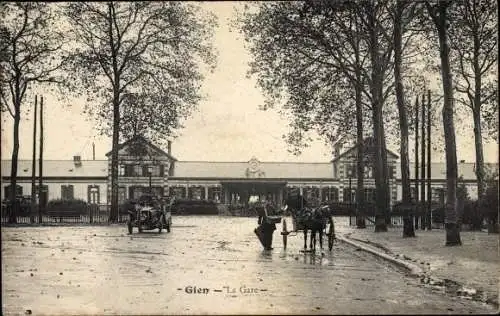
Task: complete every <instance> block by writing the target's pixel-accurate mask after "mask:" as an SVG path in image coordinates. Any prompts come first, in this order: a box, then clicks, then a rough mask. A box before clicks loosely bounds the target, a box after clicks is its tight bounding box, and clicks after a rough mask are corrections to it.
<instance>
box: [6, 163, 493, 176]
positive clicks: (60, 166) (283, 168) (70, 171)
mask: <svg viewBox="0 0 500 316" xmlns="http://www.w3.org/2000/svg"><path fill="white" fill-rule="evenodd" d="M431 166H432V167H431V178H432V179H441V180H442V179H446V165H445V164H444V163H432V165H431ZM10 168H11V163H10V160H2V161H1V171H2V177H10ZM414 168H415V164H414V163H410V178H411V179H414V173H415V169H414ZM251 169H252V166H251V165H250V164H249V162H220V161H176V162H175V170H174V176H173V178H192V179H196V178H214V179H221V180H222V179H243V178H247V177H248V178H255V179H259V178H260V179H332V180H333V179H334V178H333V176H334V174H333V164H332V163H289V162H258V164H257V166H256V167H255V168H254V170H251ZM486 169H487V173H491V172H496V173H497V174H498V164H486ZM36 170H37V176H38V162H37V164H36ZM247 170H248V171H247ZM396 170H397V172H396V178H397V179H401V171H400V168H399V162H398V163H397V168H396ZM249 171H250V173H249V174H248V172H249ZM251 171H255V172H251ZM419 173H420V171H419ZM17 174H18V177H31V160H19V162H18V172H17ZM247 174H248V176H247ZM43 175H44V177H67V178H84V177H102V178H105V177H107V175H108V160H82V161H81V165H80V166H76V165H75V162H74V161H73V160H45V161H44V163H43ZM458 176H459V177H460V176H462V177H463V179H465V180H474V179H476V174H475V164H474V163H459V164H458Z"/></svg>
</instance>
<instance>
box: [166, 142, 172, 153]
mask: <svg viewBox="0 0 500 316" xmlns="http://www.w3.org/2000/svg"><path fill="white" fill-rule="evenodd" d="M167 144H168V145H167V153H168V154H169V155H170V156H172V141H171V140H169V141H167Z"/></svg>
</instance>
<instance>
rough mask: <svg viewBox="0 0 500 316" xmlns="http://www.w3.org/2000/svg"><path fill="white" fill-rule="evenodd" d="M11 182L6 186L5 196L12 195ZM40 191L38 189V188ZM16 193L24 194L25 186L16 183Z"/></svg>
mask: <svg viewBox="0 0 500 316" xmlns="http://www.w3.org/2000/svg"><path fill="white" fill-rule="evenodd" d="M10 188H12V187H11V186H10V184H9V185H8V186H6V187H5V188H4V198H9V197H10ZM37 192H38V190H37ZM16 195H17V196H19V195H23V187H22V186H20V185H16Z"/></svg>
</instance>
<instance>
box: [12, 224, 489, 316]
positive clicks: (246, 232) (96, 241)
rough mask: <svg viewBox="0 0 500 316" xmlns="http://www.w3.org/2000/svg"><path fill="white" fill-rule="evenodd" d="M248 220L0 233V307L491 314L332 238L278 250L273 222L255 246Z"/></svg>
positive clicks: (296, 239)
mask: <svg viewBox="0 0 500 316" xmlns="http://www.w3.org/2000/svg"><path fill="white" fill-rule="evenodd" d="M256 222H257V220H256V219H255V218H232V217H174V219H173V228H172V232H171V233H166V232H162V233H161V234H158V232H157V231H151V232H147V233H142V234H138V233H137V231H136V230H134V233H133V235H127V234H126V227H125V226H124V225H111V226H80V227H68V226H66V227H29V228H27V227H17V228H2V305H3V306H2V307H3V314H25V312H26V311H27V310H31V311H32V313H33V314H34V315H40V314H50V315H55V314H291V313H294V314H372V313H374V314H387V313H391V314H392V313H398V314H414V313H417V314H429V313H436V314H446V313H448V314H463V313H465V314H469V313H493V312H495V311H494V310H493V309H492V308H491V307H489V306H486V305H484V304H481V303H477V302H473V301H468V300H464V299H460V298H456V297H450V296H446V295H444V294H443V293H437V292H435V291H432V290H431V289H429V288H426V287H423V286H422V285H420V283H419V281H418V280H417V279H414V278H412V277H408V276H406V275H405V273H404V272H402V271H400V270H398V269H397V268H395V267H392V266H391V265H389V264H387V263H386V262H385V261H382V260H380V259H378V258H376V257H374V256H372V255H369V254H367V253H364V252H362V251H357V250H356V249H355V248H353V247H351V246H348V245H346V244H343V243H340V242H338V243H337V244H336V245H335V246H334V249H333V251H332V252H331V253H330V252H328V251H327V250H325V251H324V253H323V254H321V253H320V252H318V253H317V254H316V255H313V254H310V253H303V252H301V251H300V250H301V247H302V245H303V237H302V234H299V235H297V236H291V237H289V240H288V247H287V250H286V251H285V250H283V248H282V247H283V244H282V240H281V236H280V235H279V230H280V229H281V225H277V226H278V231H276V232H275V234H274V243H273V246H274V250H272V251H263V250H262V247H261V245H260V243H259V242H258V240H257V238H256V236H255V235H254V233H253V229H254V228H255V227H256ZM341 229H342V227H341V225H337V230H341ZM325 244H326V243H325ZM325 248H326V246H325ZM195 288H196V290H195ZM193 292H194V293H193ZM197 292H200V293H197Z"/></svg>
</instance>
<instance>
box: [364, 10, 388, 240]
mask: <svg viewBox="0 0 500 316" xmlns="http://www.w3.org/2000/svg"><path fill="white" fill-rule="evenodd" d="M367 6H372V7H371V8H369V9H367V10H368V12H369V13H368V15H367V19H368V24H369V25H370V27H369V34H370V39H369V47H370V48H369V49H370V57H371V83H370V92H371V96H372V118H373V138H374V144H373V146H374V147H375V148H374V149H375V155H374V157H375V161H374V167H375V168H374V174H375V190H376V192H375V203H376V213H375V232H385V231H387V224H386V211H387V210H386V207H385V206H386V202H387V201H386V198H387V197H386V195H387V193H386V190H385V185H386V180H387V179H384V173H385V172H384V155H383V152H382V151H383V147H384V146H383V144H384V142H383V139H382V138H383V136H384V135H383V134H384V133H383V118H382V89H383V76H382V71H381V65H380V63H381V61H380V52H379V39H378V27H377V25H376V16H375V15H376V12H375V11H376V8H374V7H373V6H374V4H372V3H370V4H367Z"/></svg>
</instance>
